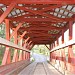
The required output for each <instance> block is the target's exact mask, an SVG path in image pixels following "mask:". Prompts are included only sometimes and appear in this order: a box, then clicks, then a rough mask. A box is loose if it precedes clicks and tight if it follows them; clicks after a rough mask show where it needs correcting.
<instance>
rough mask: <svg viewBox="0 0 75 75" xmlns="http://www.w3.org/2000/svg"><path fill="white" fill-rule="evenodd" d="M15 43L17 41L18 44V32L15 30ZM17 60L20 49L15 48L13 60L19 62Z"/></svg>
mask: <svg viewBox="0 0 75 75" xmlns="http://www.w3.org/2000/svg"><path fill="white" fill-rule="evenodd" d="M14 43H15V44H18V40H17V32H15V34H14ZM17 61H18V51H17V49H15V51H14V56H13V59H12V62H17Z"/></svg>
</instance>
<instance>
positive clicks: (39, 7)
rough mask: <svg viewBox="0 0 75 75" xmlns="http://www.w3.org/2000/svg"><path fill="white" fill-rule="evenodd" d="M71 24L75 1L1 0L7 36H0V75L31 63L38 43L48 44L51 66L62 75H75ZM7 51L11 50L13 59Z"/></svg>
mask: <svg viewBox="0 0 75 75" xmlns="http://www.w3.org/2000/svg"><path fill="white" fill-rule="evenodd" d="M74 22H75V0H6V1H5V0H0V25H2V24H4V25H5V35H6V37H5V38H2V37H0V45H4V46H5V52H4V56H3V59H2V65H1V66H0V74H1V75H5V74H7V73H9V72H11V71H12V70H13V69H14V68H16V69H17V68H18V67H19V66H21V65H22V68H24V67H23V66H26V65H28V64H30V52H31V49H32V48H33V47H34V45H40V44H43V45H46V44H48V45H50V47H49V50H50V62H49V63H50V64H52V65H53V66H55V63H57V62H58V63H59V64H58V65H59V66H58V70H59V71H60V72H61V73H62V74H64V75H66V72H67V73H68V75H73V74H75V55H74V52H75V50H73V48H74V45H75V40H74V39H73V34H74V32H73V24H74ZM67 30H69V31H68V38H67V37H66V38H67V39H68V41H67V42H65V36H64V33H65V32H66V31H67ZM74 35H75V34H74ZM60 37H61V39H60V42H61V43H60V42H59V40H58V39H59V38H60ZM12 38H13V39H14V42H12V41H11V39H12ZM10 48H14V55H13V57H12V60H11V51H10ZM66 52H67V55H66ZM15 64H16V66H15Z"/></svg>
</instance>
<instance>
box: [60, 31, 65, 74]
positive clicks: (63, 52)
mask: <svg viewBox="0 0 75 75" xmlns="http://www.w3.org/2000/svg"><path fill="white" fill-rule="evenodd" d="M63 43H64V30H62V44H63ZM61 53H62V56H61V62H62V64H61V65H62V72H63V73H65V67H66V58H65V51H64V48H62V49H61Z"/></svg>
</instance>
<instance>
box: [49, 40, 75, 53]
mask: <svg viewBox="0 0 75 75" xmlns="http://www.w3.org/2000/svg"><path fill="white" fill-rule="evenodd" d="M70 45H75V40H73V39H72V40H70V41H68V42H67V43H64V44H61V45H59V46H57V47H55V48H54V49H52V50H51V51H50V52H53V51H55V50H58V49H62V48H65V47H68V46H70Z"/></svg>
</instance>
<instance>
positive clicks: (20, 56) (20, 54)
mask: <svg viewBox="0 0 75 75" xmlns="http://www.w3.org/2000/svg"><path fill="white" fill-rule="evenodd" d="M22 40H23V39H21V40H20V46H22ZM22 54H23V52H22V50H20V53H19V61H21V60H22V59H23V56H22Z"/></svg>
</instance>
